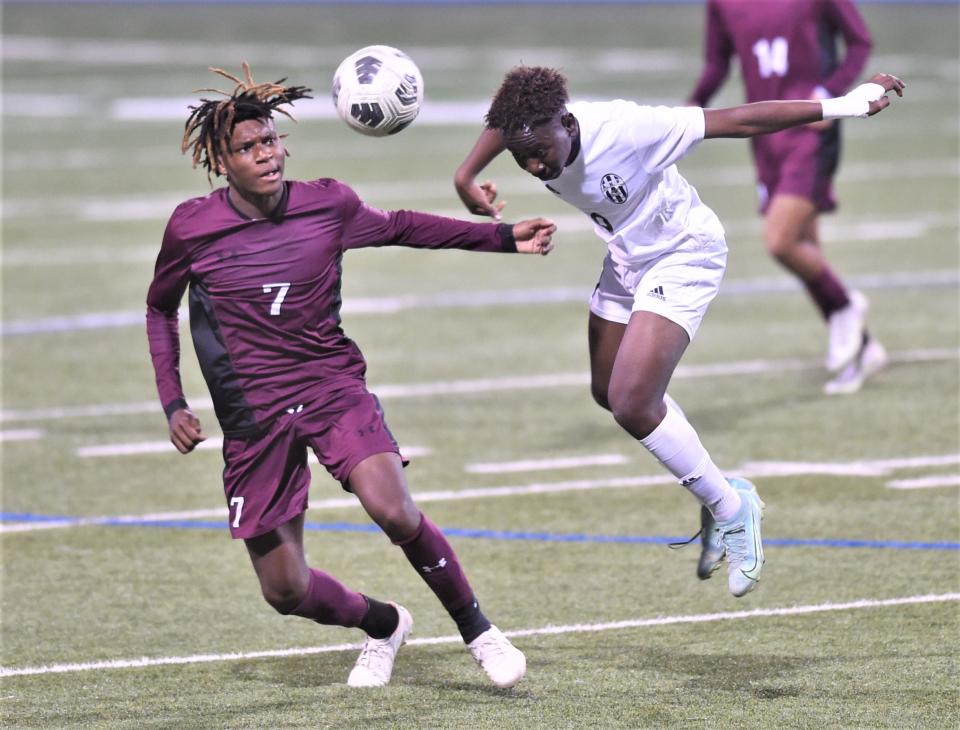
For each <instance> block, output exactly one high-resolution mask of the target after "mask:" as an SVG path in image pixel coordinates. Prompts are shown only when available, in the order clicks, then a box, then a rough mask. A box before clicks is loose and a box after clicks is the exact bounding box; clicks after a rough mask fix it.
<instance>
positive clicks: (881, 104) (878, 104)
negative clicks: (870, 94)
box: [867, 74, 907, 117]
mask: <svg viewBox="0 0 960 730" xmlns="http://www.w3.org/2000/svg"><path fill="white" fill-rule="evenodd" d="M867 83H869V84H880V86H882V87H883V89H884V91H894V92H896V94H897V96H901V97H902V96H903V90H904V89H905V88H906V86H907V85H906V84H905V83H903V81H901V80H900V79H898V78H897V77H896V76H891V75H890V74H875V75H874V76H873V77H872V78H871V79H870V80H869V81H868V82H867ZM888 106H890V99H889V98H887V96H886V95H884V96H881V97H880V98H879V99H877V100H876V101H871V102H870V111H869V112H867V116H868V117H872V116H873V115H874V114H876V113H877V112H878V111H880V110H881V109H886V108H887V107H888Z"/></svg>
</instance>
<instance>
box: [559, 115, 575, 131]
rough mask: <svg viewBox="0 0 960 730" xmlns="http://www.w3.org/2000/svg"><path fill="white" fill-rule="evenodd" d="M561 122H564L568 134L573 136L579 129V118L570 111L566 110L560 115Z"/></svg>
mask: <svg viewBox="0 0 960 730" xmlns="http://www.w3.org/2000/svg"><path fill="white" fill-rule="evenodd" d="M560 124H562V125H563V128H564V129H566V130H567V134H569V135H571V136H572V135H574V134H576V133H577V131H578V130H579V126H578V125H577V118H576V117H575V116H573V114H571V113H570V112H564V113H563V114H562V115H560Z"/></svg>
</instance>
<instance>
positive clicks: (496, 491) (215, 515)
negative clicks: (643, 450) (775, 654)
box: [0, 454, 960, 534]
mask: <svg viewBox="0 0 960 730" xmlns="http://www.w3.org/2000/svg"><path fill="white" fill-rule="evenodd" d="M952 464H960V454H946V455H938V456H914V457H908V458H903V459H880V460H877V461H858V462H850V463H843V462H802V461H789V462H783V461H755V462H747V463H745V464H743V465H741V466H740V467H739V468H737V469H730V470H724V471H725V473H728V474H731V475H738V476H743V477H746V478H749V479H756V478H772V477H794V476H807V475H810V474H832V475H836V476H861V477H883V476H887V475H889V474H890V473H891V472H892V471H896V470H898V469H922V468H928V467H940V466H944V465H952ZM675 484H676V479H674V478H673V477H672V476H670V475H668V474H654V475H645V476H636V477H612V478H609V479H577V480H573V481H562V482H539V483H533V484H522V485H515V486H502V487H476V488H470V489H447V490H438V491H429V492H414V494H413V497H414V499H415V500H416V501H417V502H454V501H461V500H464V499H490V498H494V497H515V496H528V495H532V494H561V493H565V492H579V491H594V490H597V489H628V488H637V487H653V486H664V485H671V486H672V485H675ZM358 506H360V503H359V502H358V501H357V499H356V497H354V496H352V495H351V496H347V497H336V498H332V499H325V500H320V501H314V502H312V503H311V505H310V509H311V510H323V509H331V510H332V509H342V508H353V507H358ZM226 516H227V510H226V508H225V507H218V508H213V509H203V510H189V511H183V512H159V513H147V514H137V515H114V516H111V515H103V516H99V517H82V518H79V519H64V520H49V521H43V522H6V523H0V534H2V533H14V532H35V531H38V530H53V529H59V528H64V527H85V526H90V525H104V524H111V525H113V524H118V523H120V524H123V523H131V524H135V523H139V522H154V521H164V520H194V519H223V518H225V517H226Z"/></svg>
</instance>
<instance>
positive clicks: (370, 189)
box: [2, 158, 960, 241]
mask: <svg viewBox="0 0 960 730" xmlns="http://www.w3.org/2000/svg"><path fill="white" fill-rule="evenodd" d="M958 174H960V160H958V159H957V158H948V159H924V160H906V161H903V162H900V163H897V165H891V164H890V163H883V164H881V163H859V164H851V165H850V166H848V167H845V168H844V172H843V175H842V179H843V181H844V182H847V183H857V182H870V183H876V182H877V181H879V180H893V179H896V180H901V181H902V180H904V179H930V178H938V177H954V178H955V177H957V176H958ZM690 178H691V179H690V182H691V183H692V184H693V185H694V186H695V187H696V188H697V189H707V188H711V187H724V188H727V187H730V186H732V185H742V186H744V188H751V189H752V187H753V185H754V177H753V173H752V172H751V170H750V169H749V168H747V167H743V166H732V167H718V168H704V169H698V170H692V171H691V172H690ZM350 182H351V185H352V186H353V187H355V188H356V190H357V192H358V194H359V195H360V196H361V197H363V198H364V199H366V200H367V201H368V202H371V203H375V204H376V205H378V206H379V207H383V208H389V207H391V206H390V204H389V202H390V201H401V202H403V203H406V202H407V201H408V200H409V197H410V196H409V193H408V192H407V193H400V195H399V196H398V191H409V190H416V191H417V195H418V196H419V198H420V199H424V198H435V199H442V200H449V199H450V197H451V196H450V189H451V183H450V180H436V179H411V180H405V181H401V180H397V181H395V182H392V183H391V184H389V185H385V184H378V183H372V182H368V183H363V182H357V181H350ZM517 183H518V185H520V186H521V187H518V188H517V189H514V190H512V191H510V192H509V197H510V199H516V198H518V197H526V196H529V197H541V196H542V195H543V193H542V191H541V190H540V188H539V187H538V186H536V185H534V184H533V183H532V182H529V183H527V181H524V183H526V184H524V183H520V181H519V180H518V181H517ZM506 192H507V191H506V190H505V191H504V197H506ZM196 194H197V193H196V192H193V193H189V192H168V193H157V194H153V195H112V196H110V197H102V196H96V197H95V196H60V197H58V198H57V199H56V200H49V199H46V198H10V197H7V198H5V199H4V200H3V206H2V216H3V218H4V219H6V220H14V219H24V218H46V217H49V216H56V217H57V218H63V219H76V220H82V221H96V222H109V221H128V220H129V221H137V220H166V219H167V218H169V217H170V214H171V213H172V212H173V209H174V208H175V207H176V206H177V205H178V204H179V203H181V202H182V201H183V200H184V199H186V198H188V197H193V196H194V195H196ZM431 212H434V213H437V214H440V215H452V216H455V217H459V218H463V217H465V211H464V209H463V208H449V209H440V210H432V211H431ZM956 220H957V219H956V216H955V215H954V216H953V224H954V225H956ZM562 222H563V225H562V226H560V225H559V222H558V228H560V233H561V235H562V234H563V233H564V232H569V231H584V230H590V231H592V230H593V223H592V222H591V221H590V219H589V218H588V217H587V216H585V215H583V214H574V213H571V215H570V218H566V217H563V218H562ZM862 225H863V228H862V229H861V233H860V235H859V236H854V233H855V232H856V230H851V229H849V228H847V227H846V225H845V224H843V223H840V224H836V227H837V228H838V229H839V231H841V233H838V234H837V235H830V238H831V240H836V239H838V238H851V239H854V238H857V237H858V238H861V239H870V238H874V239H881V240H882V239H886V238H891V237H892V238H901V237H905V238H906V237H917V236H920V235H923V232H924V229H923V228H922V226H921V225H920V224H919V220H918V219H917V218H911V219H908V220H906V221H902V220H901V221H896V222H891V223H890V224H887V223H885V222H883V221H874V222H872V223H863V224H862ZM888 225H889V226H892V227H888ZM833 228H834V224H832V222H831V223H828V225H827V226H825V227H824V236H825V237H826V236H827V235H828V233H829V232H830V231H831V230H832V229H833ZM844 230H846V231H848V232H847V233H842V232H843V231H844ZM728 232H729V231H728ZM560 240H561V241H562V239H560Z"/></svg>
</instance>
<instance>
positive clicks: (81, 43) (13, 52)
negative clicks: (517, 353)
mask: <svg viewBox="0 0 960 730" xmlns="http://www.w3.org/2000/svg"><path fill="white" fill-rule="evenodd" d="M355 50H356V47H354V46H346V45H342V46H338V45H325V44H318V45H311V46H305V45H289V46H283V47H276V46H273V45H269V44H264V43H260V44H257V43H244V44H242V45H240V44H236V43H194V42H184V41H157V40H153V39H139V40H136V39H124V40H118V39H116V38H102V39H75V38H66V37H59V36H41V35H15V34H10V35H4V36H3V46H2V58H3V59H4V60H5V61H7V62H28V63H37V62H46V63H72V64H73V65H74V66H75V67H81V66H85V65H94V66H99V65H107V66H110V65H117V66H120V65H122V66H130V65H137V64H146V65H157V64H159V65H162V66H164V67H170V66H175V65H182V66H187V67H194V66H199V67H200V68H204V67H206V66H207V65H208V64H209V63H210V59H211V58H212V57H218V58H241V57H242V58H245V59H247V60H248V61H249V62H250V63H251V64H265V63H270V64H280V65H288V66H292V67H294V68H301V69H302V68H317V69H319V72H321V73H323V80H324V82H325V83H326V79H327V77H328V76H330V77H332V76H333V72H334V70H335V69H336V67H337V64H338V63H340V61H341V60H342V59H343V58H344V57H345V56H347V55H348V54H350V53H353V52H354V51H355ZM404 51H406V52H407V53H409V54H410V56H411V57H413V58H414V59H416V61H417V65H418V66H420V68H421V69H422V70H423V71H425V72H429V73H430V74H431V75H436V74H439V73H444V72H453V71H456V70H469V69H471V68H473V66H474V64H475V63H476V60H475V58H474V57H473V56H472V55H471V54H469V53H464V51H463V49H462V48H460V47H458V46H442V45H429V46H417V45H409V46H406V45H405V46H404ZM485 52H486V53H487V54H488V55H489V56H490V57H491V58H507V59H514V60H511V61H509V62H507V65H511V64H512V63H519V62H520V60H521V58H520V56H519V55H518V53H519V51H518V49H517V48H515V47H509V46H492V47H488V48H485ZM531 52H532V53H535V54H536V56H537V62H538V63H543V64H549V65H556V66H568V65H576V66H577V67H578V68H583V67H584V66H586V67H588V68H593V69H595V70H596V71H606V72H613V71H617V70H619V71H629V72H630V73H649V74H655V75H658V76H659V75H661V74H663V73H665V72H669V71H676V72H680V71H683V70H685V69H686V68H687V66H688V63H687V60H688V59H687V53H686V51H684V50H683V49H680V48H664V49H655V50H644V49H638V48H636V47H631V46H613V47H609V48H604V49H602V50H600V51H598V50H596V49H579V48H575V47H567V46H541V47H538V48H536V49H535V50H534V51H531ZM211 54H214V55H211ZM923 58H926V60H927V62H928V63H927V66H925V67H924V72H925V73H926V74H928V75H929V74H930V73H933V72H936V70H937V69H939V68H940V67H941V66H943V71H942V73H947V71H948V68H947V67H946V65H945V64H943V60H942V59H941V58H939V57H937V56H926V57H923ZM916 63H917V61H916V57H914V56H911V57H909V58H905V59H904V61H903V62H902V64H901V65H900V66H897V68H899V69H901V73H904V74H907V73H909V72H910V70H911V69H912V68H913V67H914V65H915V64H916ZM906 64H910V65H906ZM324 69H325V70H324ZM303 83H307V84H308V85H315V84H316V83H318V82H317V81H316V79H314V80H312V81H311V80H310V79H306V80H303ZM911 88H912V87H911ZM299 109H300V106H299V102H298V105H297V110H298V111H299ZM297 116H298V118H299V117H300V115H299V114H298V115H297ZM177 118H178V119H179V117H177Z"/></svg>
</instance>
